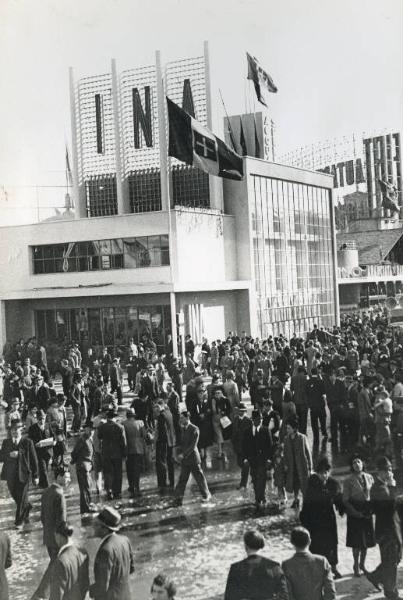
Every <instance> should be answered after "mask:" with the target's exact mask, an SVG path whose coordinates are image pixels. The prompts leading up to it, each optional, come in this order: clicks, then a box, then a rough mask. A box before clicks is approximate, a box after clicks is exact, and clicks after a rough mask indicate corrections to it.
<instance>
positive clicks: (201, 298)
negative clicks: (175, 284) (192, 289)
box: [176, 290, 239, 341]
mask: <svg viewBox="0 0 403 600" xmlns="http://www.w3.org/2000/svg"><path fill="white" fill-rule="evenodd" d="M238 294H239V292H238V291H237V290H236V291H232V290H230V291H217V292H199V293H180V294H177V297H176V307H177V310H178V311H179V310H185V306H186V305H187V304H203V306H204V322H205V331H204V333H205V335H206V337H207V338H208V339H209V340H210V341H211V340H215V339H223V338H224V336H226V335H227V334H228V332H229V331H236V330H238ZM185 333H187V331H185Z"/></svg>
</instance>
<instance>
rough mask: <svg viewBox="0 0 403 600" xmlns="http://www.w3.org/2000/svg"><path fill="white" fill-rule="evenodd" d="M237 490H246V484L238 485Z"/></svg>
mask: <svg viewBox="0 0 403 600" xmlns="http://www.w3.org/2000/svg"><path fill="white" fill-rule="evenodd" d="M237 490H246V485H238V487H237Z"/></svg>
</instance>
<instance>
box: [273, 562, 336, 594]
mask: <svg viewBox="0 0 403 600" xmlns="http://www.w3.org/2000/svg"><path fill="white" fill-rule="evenodd" d="M282 568H283V571H284V575H285V576H286V579H287V585H288V591H289V596H290V600H306V599H307V598H309V600H336V590H335V586H334V581H333V573H332V569H331V567H330V565H329V563H328V560H327V558H325V557H324V556H318V555H317V554H311V552H308V551H306V552H296V553H295V554H294V556H292V557H291V558H289V559H288V560H285V561H284V562H283V564H282Z"/></svg>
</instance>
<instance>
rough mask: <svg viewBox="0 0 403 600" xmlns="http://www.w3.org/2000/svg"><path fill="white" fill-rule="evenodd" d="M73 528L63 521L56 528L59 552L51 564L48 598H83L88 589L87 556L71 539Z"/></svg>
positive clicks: (74, 599)
mask: <svg viewBox="0 0 403 600" xmlns="http://www.w3.org/2000/svg"><path fill="white" fill-rule="evenodd" d="M72 535H73V529H72V528H71V527H69V526H68V525H67V523H66V522H65V521H63V522H62V523H61V524H60V525H59V526H58V527H57V529H56V533H55V539H56V543H57V545H58V548H59V553H58V555H57V557H56V558H55V560H54V562H53V565H52V573H51V579H50V600H84V598H85V597H86V595H87V591H88V589H89V583H90V582H89V558H88V554H87V552H86V550H83V549H80V548H78V547H77V546H76V545H75V544H74V543H73V542H72V540H71V536H72Z"/></svg>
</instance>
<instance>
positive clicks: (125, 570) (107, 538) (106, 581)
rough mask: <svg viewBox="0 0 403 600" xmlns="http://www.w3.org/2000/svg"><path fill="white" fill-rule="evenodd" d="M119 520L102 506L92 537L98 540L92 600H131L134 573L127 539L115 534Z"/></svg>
mask: <svg viewBox="0 0 403 600" xmlns="http://www.w3.org/2000/svg"><path fill="white" fill-rule="evenodd" d="M121 520H122V517H121V515H120V513H119V512H118V511H117V510H115V509H114V508H112V507H110V506H105V507H104V508H103V509H102V510H101V512H100V513H99V514H98V515H97V517H96V519H95V521H94V535H95V537H98V538H101V543H100V545H99V548H98V551H97V553H96V555H95V560H94V579H95V581H94V583H93V585H92V586H91V587H90V596H91V597H92V598H94V600H132V594H131V589H130V575H131V574H132V573H134V556H133V549H132V546H131V544H130V541H129V539H128V538H127V537H126V536H124V535H121V534H119V533H118V531H119V528H120V522H121Z"/></svg>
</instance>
